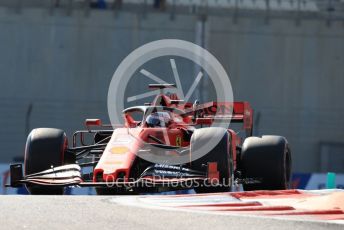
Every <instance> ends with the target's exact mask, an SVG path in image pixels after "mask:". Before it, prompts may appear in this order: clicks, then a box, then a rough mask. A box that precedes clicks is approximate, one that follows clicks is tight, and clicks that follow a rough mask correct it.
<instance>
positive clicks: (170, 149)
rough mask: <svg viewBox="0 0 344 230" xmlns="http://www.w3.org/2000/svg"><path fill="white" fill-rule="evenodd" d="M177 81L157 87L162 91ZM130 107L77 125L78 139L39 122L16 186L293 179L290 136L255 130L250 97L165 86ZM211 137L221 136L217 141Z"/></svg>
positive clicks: (224, 187)
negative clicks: (182, 92)
mask: <svg viewBox="0 0 344 230" xmlns="http://www.w3.org/2000/svg"><path fill="white" fill-rule="evenodd" d="M173 86H174V85H172V84H154V85H150V88H159V89H161V91H162V92H163V89H164V88H166V87H173ZM123 115H124V120H125V124H124V125H122V126H119V127H116V128H112V127H113V126H111V125H108V126H107V125H102V124H101V121H100V120H99V119H87V120H86V126H87V130H82V131H77V132H75V133H74V135H73V137H72V146H71V147H69V145H68V140H67V137H66V134H65V133H64V131H62V130H59V129H52V128H38V129H34V130H33V131H32V132H31V133H30V135H29V136H28V139H27V143H26V149H25V161H24V173H23V170H22V165H21V164H14V165H11V167H10V172H11V184H10V186H12V187H18V186H23V185H25V186H26V187H27V189H28V191H29V192H30V193H31V194H63V193H64V190H65V188H66V187H68V186H80V187H90V186H91V187H95V188H96V191H97V194H134V193H140V192H159V191H166V190H176V189H186V188H193V189H194V190H195V191H196V192H199V193H202V192H220V191H221V192H223V191H230V190H231V189H232V188H233V186H236V185H238V184H242V185H243V188H244V190H257V189H269V190H270V189H287V188H288V186H289V183H290V174H291V153H290V149H289V146H288V142H287V140H286V139H285V138H284V137H281V136H262V137H252V116H253V111H252V109H251V107H250V105H249V103H247V102H234V103H233V102H231V103H229V102H208V103H205V104H200V103H199V102H198V101H196V102H194V103H188V102H184V101H182V100H178V98H177V97H176V95H173V94H172V95H166V94H164V93H161V94H160V95H157V96H156V98H155V100H154V101H153V103H149V104H147V105H145V106H136V107H131V108H128V109H125V110H124V111H123ZM229 121H231V123H230V124H235V123H239V124H243V125H242V126H241V128H242V129H243V130H244V133H245V135H244V137H241V136H240V135H238V133H237V132H236V131H234V130H233V129H232V128H231V126H228V125H227V126H226V127H224V126H223V124H229ZM95 126H98V127H97V128H94V129H91V128H90V127H95ZM110 127H111V128H110ZM87 140H88V142H89V144H87V143H86V142H87ZM209 140H216V141H215V142H213V145H211V144H209ZM90 141H91V143H90ZM214 143H215V144H214ZM207 147H208V148H207ZM202 151H203V152H202ZM196 153H197V154H196Z"/></svg>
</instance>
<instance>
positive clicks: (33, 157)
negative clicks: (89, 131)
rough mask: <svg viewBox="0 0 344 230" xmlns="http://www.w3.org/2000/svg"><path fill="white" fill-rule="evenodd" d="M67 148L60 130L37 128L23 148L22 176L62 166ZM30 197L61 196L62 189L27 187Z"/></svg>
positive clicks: (41, 186)
mask: <svg viewBox="0 0 344 230" xmlns="http://www.w3.org/2000/svg"><path fill="white" fill-rule="evenodd" d="M67 146H68V141H67V137H66V134H65V133H64V132H63V131H62V130H60V129H53V128H38V129H34V130H32V131H31V133H30V134H29V136H28V138H27V141H26V147H25V160H24V175H30V174H33V173H37V172H41V171H44V170H47V169H50V168H51V167H57V166H61V165H63V164H64V160H65V159H64V155H65V150H66V148H67ZM26 188H27V190H28V191H29V193H30V194H32V195H63V193H64V188H63V187H53V186H43V185H27V186H26Z"/></svg>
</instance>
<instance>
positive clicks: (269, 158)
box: [241, 136, 291, 191]
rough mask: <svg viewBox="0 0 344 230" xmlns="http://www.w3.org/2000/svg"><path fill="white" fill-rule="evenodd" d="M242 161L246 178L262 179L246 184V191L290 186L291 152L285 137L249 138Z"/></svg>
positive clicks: (244, 147)
mask: <svg viewBox="0 0 344 230" xmlns="http://www.w3.org/2000/svg"><path fill="white" fill-rule="evenodd" d="M241 162H242V167H241V168H242V170H243V172H244V177H245V178H254V179H258V180H261V183H257V184H244V185H243V187H244V190H245V191H251V190H283V189H288V188H289V186H290V178H291V177H290V175H291V153H290V149H289V145H288V142H287V140H286V139H285V138H284V137H281V136H262V137H249V138H247V139H246V140H245V142H244V144H243V146H242V153H241Z"/></svg>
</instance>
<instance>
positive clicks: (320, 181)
mask: <svg viewBox="0 0 344 230" xmlns="http://www.w3.org/2000/svg"><path fill="white" fill-rule="evenodd" d="M8 169H9V165H8V164H0V175H1V178H0V185H1V188H0V194H27V191H26V190H25V188H19V189H16V188H5V187H4V185H5V183H9V177H8V176H9V174H8ZM292 178H293V179H292V180H293V181H292V188H293V189H304V190H319V189H326V178H327V174H326V173H294V174H293V177H292ZM336 188H338V189H344V174H336ZM183 193H190V191H187V192H186V191H184V192H183ZM191 193H192V192H191ZM66 194H69V195H94V194H95V192H94V190H93V189H92V188H72V189H68V190H67V191H66ZM166 194H171V193H166Z"/></svg>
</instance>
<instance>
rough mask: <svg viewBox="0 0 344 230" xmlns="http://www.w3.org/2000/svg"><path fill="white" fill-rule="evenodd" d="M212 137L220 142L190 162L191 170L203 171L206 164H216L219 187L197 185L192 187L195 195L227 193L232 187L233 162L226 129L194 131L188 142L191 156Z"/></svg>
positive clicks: (214, 128) (216, 128) (215, 128)
mask: <svg viewBox="0 0 344 230" xmlns="http://www.w3.org/2000/svg"><path fill="white" fill-rule="evenodd" d="M214 137H215V138H216V139H217V140H220V141H219V143H218V144H217V145H216V146H215V147H214V148H213V149H212V150H210V151H209V152H208V153H207V154H206V155H204V156H202V157H201V158H199V159H197V160H195V161H193V162H191V168H192V169H195V170H199V171H205V169H206V165H207V163H208V162H217V170H218V171H219V174H220V178H219V179H220V181H219V182H220V184H221V185H219V186H209V185H204V184H199V186H196V187H194V190H195V192H196V193H211V192H227V191H230V190H231V187H232V186H231V185H232V178H233V177H232V175H233V160H232V157H231V152H230V135H229V134H228V132H227V130H226V129H224V128H219V127H209V128H202V129H197V130H195V131H194V133H193V135H192V136H191V141H190V143H191V144H190V145H191V154H192V153H193V152H194V151H195V150H196V149H199V148H200V147H202V146H204V144H205V143H207V142H208V141H209V140H210V139H211V138H214Z"/></svg>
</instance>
